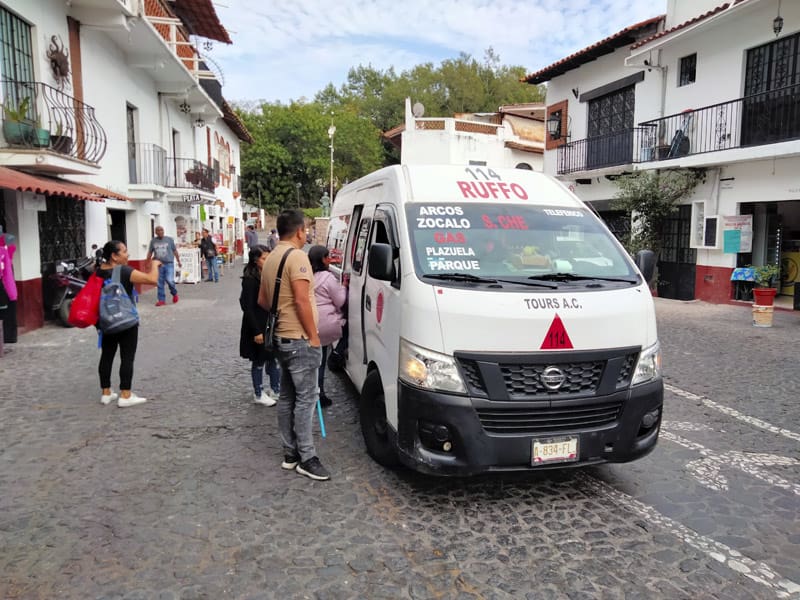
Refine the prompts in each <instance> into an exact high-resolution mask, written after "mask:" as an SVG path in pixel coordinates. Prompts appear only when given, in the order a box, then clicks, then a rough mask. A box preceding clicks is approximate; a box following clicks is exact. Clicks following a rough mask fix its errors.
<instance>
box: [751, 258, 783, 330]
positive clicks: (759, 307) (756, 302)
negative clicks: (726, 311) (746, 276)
mask: <svg viewBox="0 0 800 600" xmlns="http://www.w3.org/2000/svg"><path fill="white" fill-rule="evenodd" d="M751 269H753V281H754V287H753V326H754V327H772V313H773V310H774V308H773V303H774V301H775V294H776V293H777V292H778V290H777V289H776V288H774V287H771V286H772V281H773V279H775V278H776V277H777V276H778V273H779V272H780V269H779V268H778V265H772V264H766V265H763V266H760V267H752V266H751Z"/></svg>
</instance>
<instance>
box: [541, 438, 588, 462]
mask: <svg viewBox="0 0 800 600" xmlns="http://www.w3.org/2000/svg"><path fill="white" fill-rule="evenodd" d="M576 460H578V438H577V437H562V438H549V439H541V440H533V448H532V450H531V464H532V465H533V466H537V465H542V464H547V463H562V462H575V461H576Z"/></svg>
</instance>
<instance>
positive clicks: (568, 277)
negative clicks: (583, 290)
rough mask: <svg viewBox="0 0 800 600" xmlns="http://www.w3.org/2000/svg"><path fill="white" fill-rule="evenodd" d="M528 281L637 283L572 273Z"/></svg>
mask: <svg viewBox="0 0 800 600" xmlns="http://www.w3.org/2000/svg"><path fill="white" fill-rule="evenodd" d="M528 279H534V280H537V281H588V280H593V281H616V282H620V283H638V280H636V279H626V278H621V277H599V276H596V275H575V274H574V273H545V274H543V275H531V276H530V277H528Z"/></svg>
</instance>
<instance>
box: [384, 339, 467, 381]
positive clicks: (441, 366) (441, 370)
mask: <svg viewBox="0 0 800 600" xmlns="http://www.w3.org/2000/svg"><path fill="white" fill-rule="evenodd" d="M399 371H400V379H401V380H403V381H405V382H407V383H410V384H412V385H415V386H417V387H421V388H425V389H428V390H441V391H443V392H458V393H461V394H463V393H466V391H467V390H466V388H465V387H464V382H463V381H462V380H461V375H459V373H458V367H456V361H455V360H454V359H453V357H452V356H448V355H446V354H440V353H438V352H434V351H433V350H428V349H427V348H421V347H420V346H417V345H415V344H412V343H411V342H407V341H406V340H403V339H401V340H400V369H399Z"/></svg>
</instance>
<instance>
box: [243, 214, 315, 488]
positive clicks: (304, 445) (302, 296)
mask: <svg viewBox="0 0 800 600" xmlns="http://www.w3.org/2000/svg"><path fill="white" fill-rule="evenodd" d="M278 234H279V235H280V242H279V243H278V245H277V246H276V247H275V250H273V251H272V252H270V254H269V258H267V262H265V263H264V269H263V271H262V275H261V288H260V289H259V292H258V303H259V304H260V305H261V307H262V308H264V309H265V310H271V309H272V296H273V292H274V290H275V280H276V277H277V275H278V268H279V266H280V263H281V260H282V259H283V257H284V256H286V261H285V263H284V267H283V273H282V274H281V287H280V292H279V293H278V306H277V312H278V314H279V315H280V318H279V319H278V324H277V327H276V329H275V340H276V344H277V346H278V362H279V363H280V365H281V392H280V396H279V397H278V429H279V430H280V434H281V442H282V444H283V463H282V464H281V467H282V468H284V469H287V470H290V469H295V470H296V471H297V473H299V474H300V475H305V476H306V477H309V478H311V479H315V480H317V481H325V480H328V479H330V478H331V476H330V473H328V470H327V469H326V468H325V467H323V466H322V463H321V462H320V460H319V458H317V453H316V450H315V449H314V433H313V422H314V408H315V406H316V404H317V400H318V398H319V386H318V385H317V373H318V370H319V365H320V363H321V362H322V348H321V347H320V341H319V332H318V331H317V323H318V317H317V303H316V300H315V298H314V275H313V273H312V272H311V263H310V262H309V260H308V255H306V253H305V252H303V251H302V248H303V246H304V245H305V243H306V230H305V223H304V220H303V213H302V211H300V210H285V211H283V212H282V213H281V214H280V216H278Z"/></svg>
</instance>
